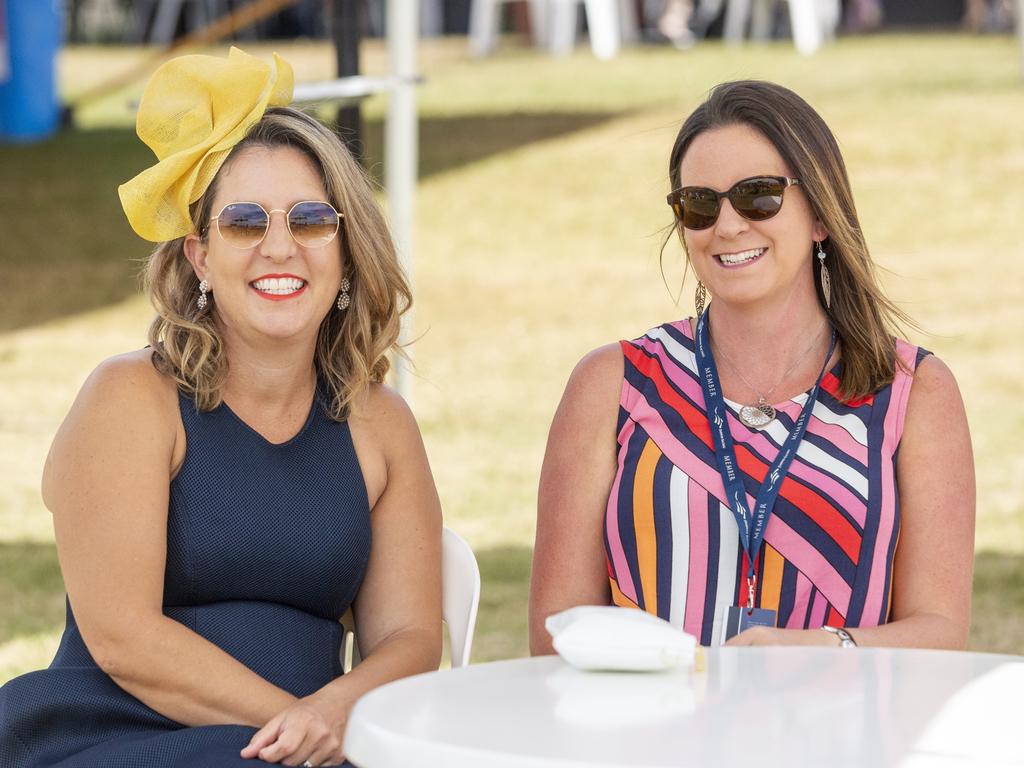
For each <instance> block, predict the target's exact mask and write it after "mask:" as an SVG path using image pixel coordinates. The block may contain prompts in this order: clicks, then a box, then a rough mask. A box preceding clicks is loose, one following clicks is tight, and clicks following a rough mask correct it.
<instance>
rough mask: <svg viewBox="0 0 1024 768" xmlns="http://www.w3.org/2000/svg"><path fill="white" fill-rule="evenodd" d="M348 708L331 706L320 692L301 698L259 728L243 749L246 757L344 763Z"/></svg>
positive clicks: (293, 762) (299, 762)
mask: <svg viewBox="0 0 1024 768" xmlns="http://www.w3.org/2000/svg"><path fill="white" fill-rule="evenodd" d="M347 721H348V712H347V711H339V710H338V708H337V707H331V706H329V705H328V704H327V702H326V701H324V700H323V698H318V695H317V694H313V695H312V696H307V697H306V698H304V699H299V700H298V701H296V702H295V703H294V704H292V705H291V706H290V707H288V708H287V709H285V710H283V711H281V712H279V713H278V714H276V715H274V717H272V718H271V719H270V721H269V722H268V723H267V724H266V725H264V726H263V727H262V728H260V729H259V730H258V731H257V732H256V734H255V735H254V736H253V737H252V739H251V740H250V741H249V745H248V746H247V747H246V748H245V749H243V750H242V752H241V756H242V757H243V758H246V759H255V758H259V759H260V760H263V761H265V762H268V763H281V764H283V765H290V766H301V765H304V764H305V763H307V762H308V763H309V764H310V765H315V766H321V765H341V763H342V762H343V761H344V760H345V757H344V755H343V754H342V751H341V747H342V740H343V739H344V736H345V724H346V722H347Z"/></svg>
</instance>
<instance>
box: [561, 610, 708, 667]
mask: <svg viewBox="0 0 1024 768" xmlns="http://www.w3.org/2000/svg"><path fill="white" fill-rule="evenodd" d="M544 627H545V628H546V629H547V631H548V632H549V633H550V634H551V637H552V638H553V645H554V647H555V650H556V651H557V652H558V655H559V656H561V657H562V658H563V659H565V660H566V661H567V662H568V663H569V664H571V665H572V666H574V667H576V668H577V669H589V670H613V671H624V672H650V671H657V670H664V669H685V668H690V667H693V666H694V663H695V659H696V653H697V638H695V637H694V636H693V635H688V634H686V633H685V632H683V631H681V630H679V629H677V628H676V627H673V626H672V625H671V624H669V623H668V622H667V621H664V620H663V619H659V618H658V617H657V616H652V615H651V614H649V613H645V612H644V611H640V610H636V609H631V608H618V607H615V606H607V605H600V606H599V605H583V606H579V607H576V608H570V609H568V610H566V611H562V612H561V613H556V614H553V615H551V616H548V618H547V620H546V621H545V622H544Z"/></svg>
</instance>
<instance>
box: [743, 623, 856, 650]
mask: <svg viewBox="0 0 1024 768" xmlns="http://www.w3.org/2000/svg"><path fill="white" fill-rule="evenodd" d="M725 644H726V645H833V646H837V645H839V642H838V640H836V637H835V635H830V634H829V633H827V632H822V631H821V630H820V629H779V628H778V627H751V628H750V629H747V630H744V631H743V632H740V633H739V634H738V635H736V636H735V637H732V638H730V639H729V640H727V641H726V643H725Z"/></svg>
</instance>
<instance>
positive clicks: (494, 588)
mask: <svg viewBox="0 0 1024 768" xmlns="http://www.w3.org/2000/svg"><path fill="white" fill-rule="evenodd" d="M476 559H477V562H478V563H479V564H480V581H481V587H480V611H479V613H478V614H477V621H476V633H475V635H474V638H473V654H472V659H473V661H474V662H480V661H497V660H500V659H514V658H519V657H522V656H529V655H530V647H529V638H528V636H527V615H526V609H527V603H528V601H529V594H530V563H531V561H532V559H533V550H532V549H531V548H529V547H495V548H493V549H481V550H478V551H477V552H476Z"/></svg>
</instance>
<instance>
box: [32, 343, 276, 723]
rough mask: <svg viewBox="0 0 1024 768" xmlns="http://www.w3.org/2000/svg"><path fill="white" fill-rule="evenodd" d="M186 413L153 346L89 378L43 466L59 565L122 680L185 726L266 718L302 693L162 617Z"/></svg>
mask: <svg viewBox="0 0 1024 768" xmlns="http://www.w3.org/2000/svg"><path fill="white" fill-rule="evenodd" d="M177 414H178V406H177V395H176V391H175V389H174V385H173V384H172V383H170V382H169V381H167V380H166V379H165V378H164V377H163V376H161V375H160V374H159V373H157V372H156V370H154V368H153V366H152V365H151V363H150V352H149V351H148V350H147V351H144V352H138V353H132V354H129V355H123V356H121V357H118V358H113V359H112V360H109V361H107V362H105V363H103V364H102V365H101V366H100V367H99V368H98V369H97V370H96V371H95V372H94V373H93V374H92V375H91V376H90V377H89V379H88V381H86V383H85V385H84V386H83V388H82V391H81V392H80V393H79V396H78V398H77V399H76V401H75V403H74V405H73V406H72V408H71V411H70V413H69V414H68V416H67V418H66V419H65V420H64V423H63V424H62V425H61V428H60V430H59V431H58V433H57V436H56V438H55V439H54V443H53V446H52V448H51V449H50V455H49V456H48V458H47V462H46V467H45V470H44V473H43V498H44V500H45V502H46V504H47V506H48V507H49V508H50V510H51V511H52V512H53V519H54V529H55V531H56V537H57V550H58V554H59V555H60V563H61V571H62V573H63V575H64V582H65V585H66V587H67V591H68V597H69V600H70V602H71V606H72V608H73V610H74V613H75V618H76V620H77V622H78V626H79V629H80V630H81V632H82V638H83V640H84V641H85V644H86V646H87V647H88V649H89V652H90V653H91V654H92V656H93V658H94V659H95V661H96V663H97V664H98V665H99V667H100V668H101V669H102V670H104V671H105V672H106V673H107V674H109V675H110V676H111V678H113V680H114V681H115V682H116V683H117V684H118V685H119V686H120V687H121V688H123V689H124V690H126V691H127V692H128V693H130V694H132V695H133V696H135V697H137V698H139V699H140V700H142V701H143V702H144V703H145V704H147V705H148V706H150V707H152V708H153V709H155V710H156V711H157V712H159V713H161V714H163V715H165V716H167V717H169V718H171V719H172V720H175V721H177V722H180V723H183V724H185V725H209V724H220V723H242V724H248V725H253V726H260V725H263V723H265V722H266V721H267V719H268V718H269V717H271V716H272V715H273V714H274V713H275V712H277V711H279V710H280V709H281V708H282V707H284V706H287V704H288V703H289V702H290V701H292V700H293V697H292V696H291V695H290V694H288V693H286V692H285V691H282V690H281V689H279V688H277V687H275V686H273V685H271V684H270V683H268V682H266V681H265V680H263V679H262V678H261V677H259V676H258V675H257V674H255V673H254V672H252V671H250V670H249V669H248V668H247V667H245V666H244V665H243V664H241V663H239V662H238V661H235V659H233V658H232V657H231V656H229V655H228V654H226V653H224V652H223V651H221V650H220V649H219V648H217V647H216V646H215V645H213V644H212V643H210V642H208V641H207V640H205V639H203V638H202V637H200V636H199V635H197V634H195V633H194V632H192V631H191V630H189V629H188V628H186V627H185V626H184V625H182V624H180V623H178V622H176V621H174V620H172V619H169V618H167V617H166V616H164V615H163V611H162V602H163V592H164V567H165V559H166V550H167V505H168V495H169V485H170V477H171V472H172V469H173V468H174V467H175V466H176V465H177V464H180V461H181V459H182V457H183V455H184V443H183V440H184V434H183V431H182V430H181V426H180V418H178V415H177Z"/></svg>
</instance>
